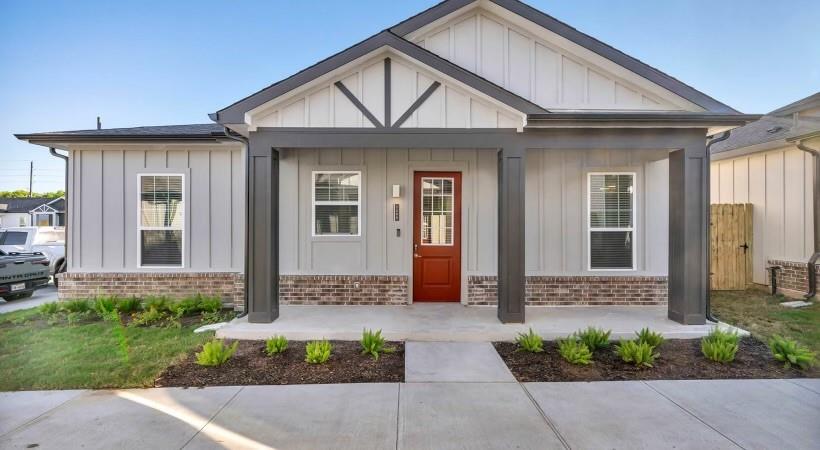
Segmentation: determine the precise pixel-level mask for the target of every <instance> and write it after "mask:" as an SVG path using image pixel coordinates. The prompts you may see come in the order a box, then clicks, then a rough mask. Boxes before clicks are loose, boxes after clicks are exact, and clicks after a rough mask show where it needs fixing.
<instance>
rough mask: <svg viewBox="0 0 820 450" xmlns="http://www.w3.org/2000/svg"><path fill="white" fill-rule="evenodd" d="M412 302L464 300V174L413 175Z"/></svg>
mask: <svg viewBox="0 0 820 450" xmlns="http://www.w3.org/2000/svg"><path fill="white" fill-rule="evenodd" d="M413 205H414V206H413V208H414V211H413V301H415V302H458V301H461V174H460V173H458V172H416V173H415V176H414V177H413Z"/></svg>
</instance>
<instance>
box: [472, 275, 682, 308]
mask: <svg viewBox="0 0 820 450" xmlns="http://www.w3.org/2000/svg"><path fill="white" fill-rule="evenodd" d="M467 295H468V299H467V303H468V304H470V305H496V304H497V302H498V287H497V278H496V277H495V276H470V277H468V279H467ZM524 295H525V296H526V302H527V305H530V306H558V305H665V304H666V301H667V279H666V277H656V276H626V277H614V276H613V277H597V276H558V277H556V276H533V277H527V280H526V286H525V288H524Z"/></svg>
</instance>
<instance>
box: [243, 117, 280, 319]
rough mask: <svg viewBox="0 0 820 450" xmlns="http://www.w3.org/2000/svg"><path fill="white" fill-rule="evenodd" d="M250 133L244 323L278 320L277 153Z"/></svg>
mask: <svg viewBox="0 0 820 450" xmlns="http://www.w3.org/2000/svg"><path fill="white" fill-rule="evenodd" d="M254 137H255V136H254V133H251V137H250V142H249V144H248V167H247V171H246V173H247V175H248V180H247V187H248V193H247V202H246V204H247V212H246V217H247V225H246V230H245V295H246V296H247V299H248V322H251V323H270V322H273V321H274V320H276V318H277V317H279V152H278V151H277V150H275V149H272V148H271V147H269V146H268V147H266V146H264V144H262V143H260V142H259V141H258V140H257V139H254Z"/></svg>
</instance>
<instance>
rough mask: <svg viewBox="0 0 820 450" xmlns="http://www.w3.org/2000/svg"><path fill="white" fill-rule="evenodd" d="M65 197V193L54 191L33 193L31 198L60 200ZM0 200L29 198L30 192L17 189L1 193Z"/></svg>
mask: <svg viewBox="0 0 820 450" xmlns="http://www.w3.org/2000/svg"><path fill="white" fill-rule="evenodd" d="M64 195H65V191H62V190H59V191H53V192H43V193H39V194H38V193H37V192H32V193H31V196H32V197H33V198H51V199H54V198H59V197H62V196H64ZM0 198H28V190H26V189H17V190H15V191H0Z"/></svg>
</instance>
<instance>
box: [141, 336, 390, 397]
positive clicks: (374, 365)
mask: <svg viewBox="0 0 820 450" xmlns="http://www.w3.org/2000/svg"><path fill="white" fill-rule="evenodd" d="M306 344H307V343H306V342H303V341H290V342H289V343H288V348H287V350H285V351H284V352H282V353H279V354H275V355H273V356H268V354H267V353H266V351H265V342H264V341H239V348H238V349H237V351H236V353H235V354H234V355H233V357H231V359H229V360H228V361H227V362H225V363H224V364H222V365H220V366H218V367H205V366H200V365H198V364H197V363H196V356H195V355H194V353H191V354H190V355H188V356H186V357H185V359H183V360H182V361H179V362H177V363H175V364H172V365H171V366H169V367H168V368H166V369H165V370H164V371H163V372H162V373H161V374H160V375H159V377H158V378H157V379H156V381H155V383H154V384H155V386H157V387H163V386H181V387H186V386H191V387H200V386H236V385H257V384H330V383H388V382H402V381H404V343H403V342H389V343H388V344H387V346H389V347H392V348H393V349H394V351H393V352H392V353H382V354H381V356H380V357H379V359H378V360H376V359H374V358H373V357H372V356H371V355H363V354H362V347H361V345H360V344H359V343H358V342H352V341H331V344H333V352H332V353H331V355H330V359H329V360H328V361H327V362H325V363H323V364H308V363H307V362H305V345H306ZM197 351H199V349H197Z"/></svg>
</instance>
